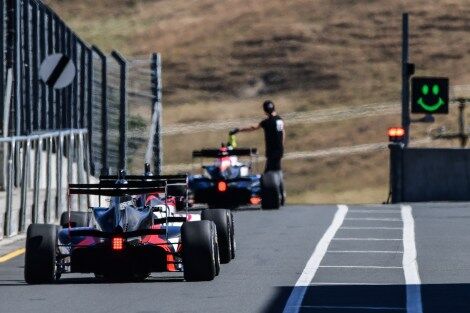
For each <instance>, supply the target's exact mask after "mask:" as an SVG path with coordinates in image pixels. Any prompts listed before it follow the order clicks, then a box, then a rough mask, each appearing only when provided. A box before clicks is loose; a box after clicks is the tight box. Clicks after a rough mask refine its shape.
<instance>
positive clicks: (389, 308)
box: [302, 305, 406, 311]
mask: <svg viewBox="0 0 470 313" xmlns="http://www.w3.org/2000/svg"><path fill="white" fill-rule="evenodd" d="M302 308H306V309H326V310H338V309H339V310H361V311H363V310H366V311H369V310H370V311H383V310H385V311H406V308H398V307H388V306H331V305H303V306H302Z"/></svg>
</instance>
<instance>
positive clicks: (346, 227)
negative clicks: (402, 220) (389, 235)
mask: <svg viewBox="0 0 470 313" xmlns="http://www.w3.org/2000/svg"><path fill="white" fill-rule="evenodd" d="M341 229H383V230H389V229H399V230H402V228H401V227H360V226H358V227H352V226H343V227H341Z"/></svg>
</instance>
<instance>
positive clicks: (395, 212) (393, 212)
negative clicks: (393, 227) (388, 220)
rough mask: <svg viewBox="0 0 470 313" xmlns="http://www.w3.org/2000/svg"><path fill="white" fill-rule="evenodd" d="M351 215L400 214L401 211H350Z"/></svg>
mask: <svg viewBox="0 0 470 313" xmlns="http://www.w3.org/2000/svg"><path fill="white" fill-rule="evenodd" d="M349 213H383V214H400V210H349Z"/></svg>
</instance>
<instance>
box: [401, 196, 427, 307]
mask: <svg viewBox="0 0 470 313" xmlns="http://www.w3.org/2000/svg"><path fill="white" fill-rule="evenodd" d="M411 210H412V209H411V206H409V205H402V206H401V216H402V219H403V271H404V273H405V281H406V308H407V312H408V313H422V312H423V305H422V301H421V279H420V277H419V270H418V262H417V261H416V258H417V252H416V243H415V223H414V219H413V214H412V213H411Z"/></svg>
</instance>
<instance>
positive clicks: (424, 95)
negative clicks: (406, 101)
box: [411, 77, 449, 114]
mask: <svg viewBox="0 0 470 313" xmlns="http://www.w3.org/2000/svg"><path fill="white" fill-rule="evenodd" d="M448 102H449V80H448V79H447V78H435V77H414V78H413V79H412V107H411V108H412V113H424V114H447V113H448V111H449V109H448Z"/></svg>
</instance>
